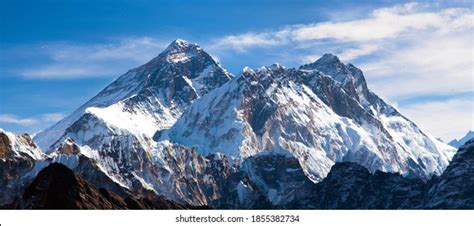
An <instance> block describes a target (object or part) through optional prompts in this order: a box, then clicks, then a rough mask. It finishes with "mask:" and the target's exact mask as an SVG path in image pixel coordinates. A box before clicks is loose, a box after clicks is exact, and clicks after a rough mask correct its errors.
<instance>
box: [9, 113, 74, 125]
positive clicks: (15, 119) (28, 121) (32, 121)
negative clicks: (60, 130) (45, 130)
mask: <svg viewBox="0 0 474 226" xmlns="http://www.w3.org/2000/svg"><path fill="white" fill-rule="evenodd" d="M64 116H65V114H64V113H59V112H55V113H46V114H42V115H38V116H35V117H20V116H17V115H13V114H0V123H5V124H13V125H18V126H25V127H28V126H34V125H39V124H50V123H56V122H58V121H59V120H61V119H63V118H64Z"/></svg>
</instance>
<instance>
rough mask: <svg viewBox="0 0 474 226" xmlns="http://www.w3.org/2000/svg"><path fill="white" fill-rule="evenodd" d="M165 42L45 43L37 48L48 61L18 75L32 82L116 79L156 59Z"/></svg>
mask: <svg viewBox="0 0 474 226" xmlns="http://www.w3.org/2000/svg"><path fill="white" fill-rule="evenodd" d="M164 47H165V43H163V42H161V41H159V40H157V39H153V38H150V37H141V38H128V39H123V40H120V41H118V42H116V43H112V44H110V43H109V44H64V43H61V44H55V43H52V44H46V45H42V46H41V47H39V48H38V51H39V52H40V54H42V55H44V56H45V57H46V58H47V60H48V62H47V63H45V64H42V65H40V66H38V67H32V68H26V69H23V70H21V71H20V74H21V75H22V76H24V77H27V78H35V79H72V78H83V77H99V76H116V75H117V73H120V72H121V71H119V70H126V69H128V68H129V67H133V66H136V64H139V63H143V62H146V61H148V60H150V59H151V58H153V57H154V56H156V55H157V54H158V53H159V52H160V51H161V50H162V49H163V48H164Z"/></svg>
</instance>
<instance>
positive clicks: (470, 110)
mask: <svg viewBox="0 0 474 226" xmlns="http://www.w3.org/2000/svg"><path fill="white" fill-rule="evenodd" d="M400 111H401V112H402V113H403V114H405V115H406V116H407V117H408V118H410V119H411V120H413V121H414V122H415V123H417V124H418V125H419V126H420V127H421V128H422V129H423V130H424V131H429V132H430V133H431V134H433V136H435V137H439V138H442V139H443V140H444V141H445V142H449V141H450V140H451V139H453V138H460V137H462V136H463V135H464V134H465V133H466V132H467V131H469V130H470V129H474V121H473V119H474V99H472V98H471V99H465V98H463V99H449V100H445V101H430V102H425V103H420V104H413V105H408V106H402V107H400Z"/></svg>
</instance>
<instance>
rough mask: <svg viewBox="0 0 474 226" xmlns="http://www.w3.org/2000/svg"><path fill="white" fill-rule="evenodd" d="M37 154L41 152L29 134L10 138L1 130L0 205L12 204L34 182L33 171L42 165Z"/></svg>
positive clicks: (12, 135)
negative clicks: (14, 144)
mask: <svg viewBox="0 0 474 226" xmlns="http://www.w3.org/2000/svg"><path fill="white" fill-rule="evenodd" d="M14 142H15V143H16V147H14V146H13V143H14ZM18 146H21V148H19V147H18ZM37 152H39V150H38V149H37V147H36V145H35V144H34V143H33V142H32V140H31V138H30V136H29V135H28V134H23V135H14V134H11V136H10V137H9V136H8V135H7V133H6V132H4V131H3V130H0V205H5V204H7V203H10V202H12V201H13V200H14V199H15V198H16V197H17V196H18V195H19V194H20V193H21V192H22V191H23V189H24V187H25V186H26V185H27V184H28V183H30V182H31V181H32V180H33V177H34V176H35V175H34V172H32V171H34V170H35V167H37V166H38V165H41V164H42V163H41V161H40V159H38V158H39V157H38V156H37V154H38V155H39V153H37ZM37 157H38V158H37Z"/></svg>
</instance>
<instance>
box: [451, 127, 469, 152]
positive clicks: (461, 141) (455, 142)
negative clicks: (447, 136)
mask: <svg viewBox="0 0 474 226" xmlns="http://www.w3.org/2000/svg"><path fill="white" fill-rule="evenodd" d="M472 138H474V131H471V130H470V131H469V132H467V133H466V135H465V136H464V137H462V138H461V139H459V140H458V139H454V140H452V141H450V142H449V143H448V144H449V145H451V146H453V147H455V148H460V147H461V146H462V145H464V143H466V142H467V141H468V140H470V139H472Z"/></svg>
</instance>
